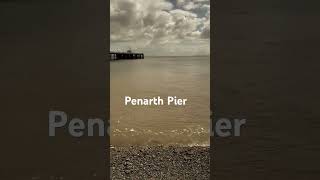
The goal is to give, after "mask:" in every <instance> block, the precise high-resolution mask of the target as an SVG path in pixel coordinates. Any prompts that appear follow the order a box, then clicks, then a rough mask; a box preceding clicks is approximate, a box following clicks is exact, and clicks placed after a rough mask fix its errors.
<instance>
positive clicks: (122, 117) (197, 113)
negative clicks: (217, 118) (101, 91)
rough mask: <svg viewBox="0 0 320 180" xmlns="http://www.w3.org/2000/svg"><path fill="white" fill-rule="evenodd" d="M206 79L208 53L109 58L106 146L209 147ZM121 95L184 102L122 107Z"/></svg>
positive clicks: (208, 102)
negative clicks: (129, 58)
mask: <svg viewBox="0 0 320 180" xmlns="http://www.w3.org/2000/svg"><path fill="white" fill-rule="evenodd" d="M209 83H210V58H209V56H200V57H196V56H187V57H147V56H146V57H145V59H136V60H117V61H111V62H110V110H111V111H110V112H111V117H110V132H111V135H110V142H111V145H113V146H145V145H164V146H166V145H179V146H209V134H210V133H209V129H210V128H209V125H210V119H209V117H210V109H209V104H210V92H209V90H210V84H209ZM125 96H130V97H131V98H152V97H158V96H160V97H161V98H163V99H165V100H166V98H167V97H168V96H176V97H177V98H181V99H187V101H186V104H185V105H184V106H173V105H170V106H169V105H166V104H165V105H162V106H156V105H151V106H133V105H127V106H126V105H125Z"/></svg>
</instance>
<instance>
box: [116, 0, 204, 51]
mask: <svg viewBox="0 0 320 180" xmlns="http://www.w3.org/2000/svg"><path fill="white" fill-rule="evenodd" d="M110 32H111V36H110V39H111V49H112V50H116V49H121V50H126V49H128V48H131V49H133V50H137V51H138V50H139V51H143V52H145V53H146V54H149V55H197V54H200V53H201V54H203V53H204V52H203V51H204V49H205V51H206V52H205V54H209V38H210V33H209V32H210V6H209V4H208V2H207V1H204V0H188V1H187V0H176V2H173V1H171V2H170V1H165V0H157V1H154V0H111V3H110ZM195 46H198V47H201V48H202V49H201V50H200V49H198V48H197V47H195ZM191 47H192V48H191Z"/></svg>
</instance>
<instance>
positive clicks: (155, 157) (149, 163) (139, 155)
mask: <svg viewBox="0 0 320 180" xmlns="http://www.w3.org/2000/svg"><path fill="white" fill-rule="evenodd" d="M209 159H210V156H209V147H178V146H144V147H136V146H131V147H111V167H110V168H111V173H112V179H115V180H118V179H135V180H139V179H141V180H145V179H174V180H176V179H181V180H182V179H199V180H200V179H209V174H210V165H209Z"/></svg>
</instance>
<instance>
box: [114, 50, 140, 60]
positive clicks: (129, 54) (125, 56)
mask: <svg viewBox="0 0 320 180" xmlns="http://www.w3.org/2000/svg"><path fill="white" fill-rule="evenodd" d="M109 56H110V59H111V60H120V59H144V54H143V53H134V52H132V51H131V50H128V51H127V52H112V51H111V52H110V53H109Z"/></svg>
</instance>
